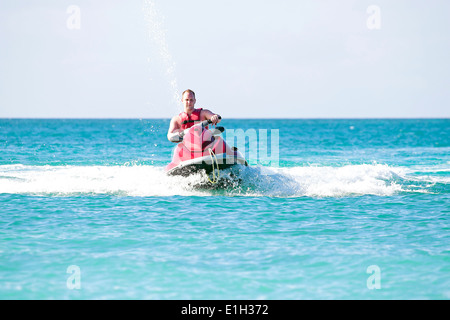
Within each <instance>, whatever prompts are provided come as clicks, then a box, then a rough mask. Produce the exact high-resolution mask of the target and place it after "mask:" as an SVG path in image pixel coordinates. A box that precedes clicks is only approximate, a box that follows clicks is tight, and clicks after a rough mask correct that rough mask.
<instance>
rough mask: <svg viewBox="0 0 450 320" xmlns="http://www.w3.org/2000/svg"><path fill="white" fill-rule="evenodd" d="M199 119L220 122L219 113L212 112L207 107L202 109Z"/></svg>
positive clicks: (214, 122)
mask: <svg viewBox="0 0 450 320" xmlns="http://www.w3.org/2000/svg"><path fill="white" fill-rule="evenodd" d="M200 119H203V120H211V121H212V123H213V124H218V123H219V122H220V115H218V114H216V113H213V112H211V111H209V110H208V109H203V110H202V114H201V118H200Z"/></svg>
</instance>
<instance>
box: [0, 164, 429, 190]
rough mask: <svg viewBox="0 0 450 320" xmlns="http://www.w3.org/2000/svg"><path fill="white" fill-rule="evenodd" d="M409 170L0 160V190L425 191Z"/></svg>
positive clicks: (371, 166)
mask: <svg viewBox="0 0 450 320" xmlns="http://www.w3.org/2000/svg"><path fill="white" fill-rule="evenodd" d="M424 179H425V178H424V177H422V176H419V177H413V176H409V175H408V170H407V169H405V168H401V167H394V168H393V167H390V166H388V165H382V164H361V165H345V166H341V167H331V166H304V167H285V168H268V167H240V168H239V169H227V170H223V171H221V172H220V181H219V183H218V184H215V185H211V184H210V183H209V182H208V178H207V177H206V176H205V175H204V174H200V173H199V174H195V175H191V176H189V177H177V176H167V175H166V174H165V173H164V168H163V167H157V166H149V165H135V166H25V165H3V166H0V193H9V194H35V195H50V196H52V195H53V196H70V195H79V194H85V195H96V194H110V195H119V196H144V197H145V196H176V195H181V196H211V195H225V196H269V197H303V196H306V197H344V196H360V195H378V196H390V195H394V194H396V193H399V192H421V193H423V192H428V190H429V187H430V185H432V182H430V183H428V182H423V180H424Z"/></svg>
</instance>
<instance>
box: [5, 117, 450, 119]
mask: <svg viewBox="0 0 450 320" xmlns="http://www.w3.org/2000/svg"><path fill="white" fill-rule="evenodd" d="M170 119H171V118H169V117H64V118H63V117H0V120H170ZM224 119H229V120H450V117H298V118H297V117H292V118H285V117H273V118H270V117H255V118H248V117H242V118H236V117H232V118H224Z"/></svg>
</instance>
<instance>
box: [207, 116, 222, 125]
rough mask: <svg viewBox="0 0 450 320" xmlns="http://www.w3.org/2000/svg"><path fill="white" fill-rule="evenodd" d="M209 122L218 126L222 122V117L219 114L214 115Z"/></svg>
mask: <svg viewBox="0 0 450 320" xmlns="http://www.w3.org/2000/svg"><path fill="white" fill-rule="evenodd" d="M209 120H211V122H212V123H213V124H214V125H216V124H218V123H219V122H220V116H219V115H218V114H215V115H213V116H212V117H211V118H210V119H209Z"/></svg>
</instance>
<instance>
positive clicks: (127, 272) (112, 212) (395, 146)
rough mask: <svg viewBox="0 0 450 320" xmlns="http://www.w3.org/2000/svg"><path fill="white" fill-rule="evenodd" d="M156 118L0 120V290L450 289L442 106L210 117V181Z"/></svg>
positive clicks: (165, 295)
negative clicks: (402, 115) (234, 155)
mask: <svg viewBox="0 0 450 320" xmlns="http://www.w3.org/2000/svg"><path fill="white" fill-rule="evenodd" d="M168 125H169V120H25V119H22V120H18V119H11V120H8V119H3V120H2V119H0V208H1V209H0V298H1V299H449V298H450V120H448V119H441V120H230V119H224V120H223V121H222V123H221V125H223V126H224V127H225V128H226V129H227V130H229V132H230V131H231V130H237V129H242V130H243V131H247V132H249V131H248V130H253V129H254V132H256V133H257V134H258V139H259V140H261V139H260V134H261V132H263V131H260V130H264V129H265V130H267V133H268V136H269V139H268V140H269V141H268V143H269V148H268V149H269V153H270V152H271V151H273V152H274V153H273V154H277V152H276V151H278V156H279V159H278V167H274V166H273V165H274V163H269V164H268V163H267V162H264V161H260V160H261V159H255V158H254V156H253V154H252V151H251V150H250V149H251V147H250V143H251V142H250V139H249V138H248V139H247V143H246V147H245V148H246V149H245V150H242V149H241V151H243V152H244V153H245V154H246V156H247V158H252V159H251V160H252V161H251V162H252V166H250V167H248V168H245V169H243V170H241V171H237V172H234V174H235V176H232V175H231V174H230V172H229V171H226V170H225V171H224V172H221V173H220V174H221V177H222V181H225V182H226V183H223V185H221V186H220V187H215V188H206V187H202V186H201V183H202V181H204V179H205V177H202V176H200V175H198V176H192V177H188V178H180V177H167V176H166V175H165V174H164V166H165V165H167V164H168V163H169V162H170V159H171V152H172V149H173V147H174V145H173V144H172V143H170V142H168V141H167V139H166V137H165V135H166V132H167V128H168ZM271 130H278V131H277V134H278V136H279V145H278V147H277V148H278V150H275V149H274V148H272V149H271V147H270V142H271V141H272V140H275V138H274V134H275V131H271ZM226 133H227V131H225V133H224V134H223V135H224V137H226ZM236 176H237V177H238V179H236ZM74 270H75V271H74ZM374 270H375V271H374Z"/></svg>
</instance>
